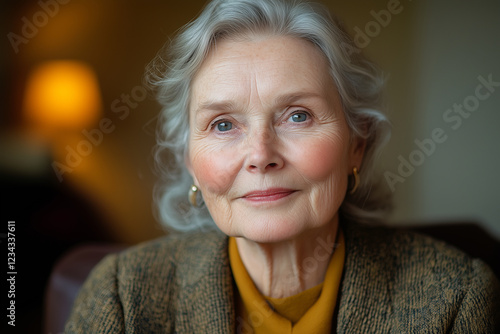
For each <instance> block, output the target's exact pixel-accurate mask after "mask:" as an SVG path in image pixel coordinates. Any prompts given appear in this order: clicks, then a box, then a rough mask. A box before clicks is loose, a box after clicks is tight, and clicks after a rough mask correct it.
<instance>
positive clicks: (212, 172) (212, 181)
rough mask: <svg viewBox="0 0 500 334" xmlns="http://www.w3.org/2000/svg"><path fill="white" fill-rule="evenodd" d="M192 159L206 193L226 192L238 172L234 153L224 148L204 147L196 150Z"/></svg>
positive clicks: (194, 169)
mask: <svg viewBox="0 0 500 334" xmlns="http://www.w3.org/2000/svg"><path fill="white" fill-rule="evenodd" d="M191 161H192V164H193V172H194V175H195V176H196V178H197V179H198V182H199V186H200V187H201V189H202V191H203V192H204V193H212V194H215V195H218V194H223V193H226V192H227V191H228V190H229V189H230V188H231V184H232V183H233V180H234V178H235V176H236V174H237V173H238V169H237V167H236V162H235V156H234V153H226V152H225V151H224V150H220V149H204V150H203V151H198V152H194V155H193V159H191ZM207 195H208V194H207Z"/></svg>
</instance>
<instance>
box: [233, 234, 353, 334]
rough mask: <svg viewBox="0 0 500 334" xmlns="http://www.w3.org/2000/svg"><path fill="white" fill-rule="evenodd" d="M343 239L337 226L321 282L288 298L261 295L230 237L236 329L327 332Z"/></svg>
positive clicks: (265, 331)
mask: <svg viewBox="0 0 500 334" xmlns="http://www.w3.org/2000/svg"><path fill="white" fill-rule="evenodd" d="M344 258H345V242H344V235H343V233H342V230H341V229H340V228H339V233H338V237H337V243H336V249H335V251H334V253H333V255H332V257H331V259H330V263H329V264H328V268H327V271H326V274H325V280H324V282H323V283H322V284H319V285H317V286H315V287H312V288H310V289H308V290H305V291H303V292H301V293H299V294H297V295H294V296H291V297H287V298H269V297H264V296H263V295H262V294H261V293H260V292H259V290H258V289H257V288H256V286H255V285H254V283H253V281H252V279H251V278H250V276H249V275H248V272H247V270H246V268H245V266H244V265H243V262H242V261H241V258H240V255H239V253H238V247H237V245H236V239H234V238H230V239H229V261H230V265H231V269H232V271H233V275H234V280H235V282H236V286H237V287H238V293H237V297H236V331H237V333H255V334H260V333H266V334H268V333H280V334H281V333H293V334H301V333H330V329H331V324H332V320H333V319H332V318H333V314H334V310H335V304H336V301H337V294H338V291H339V286H340V280H341V277H342V270H343V268H344Z"/></svg>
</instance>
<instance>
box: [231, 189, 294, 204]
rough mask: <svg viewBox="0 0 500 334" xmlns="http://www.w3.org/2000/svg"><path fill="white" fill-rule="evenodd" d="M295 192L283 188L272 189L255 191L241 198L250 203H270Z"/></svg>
mask: <svg viewBox="0 0 500 334" xmlns="http://www.w3.org/2000/svg"><path fill="white" fill-rule="evenodd" d="M295 191H296V190H293V189H285V188H273V189H266V190H256V191H251V192H249V193H246V194H245V195H243V196H242V197H241V198H242V199H245V200H247V201H251V202H272V201H277V200H279V199H282V198H284V197H287V196H289V195H291V194H293V193H294V192H295Z"/></svg>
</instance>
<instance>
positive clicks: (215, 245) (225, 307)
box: [175, 232, 235, 333]
mask: <svg viewBox="0 0 500 334" xmlns="http://www.w3.org/2000/svg"><path fill="white" fill-rule="evenodd" d="M191 247H192V248H195V250H194V249H185V250H184V251H185V253H186V254H196V256H193V257H189V258H185V259H183V261H184V262H183V263H182V265H181V266H180V268H179V267H178V270H182V271H185V272H184V273H177V276H178V277H184V278H188V279H185V280H183V281H182V282H179V284H180V285H181V287H180V288H179V289H181V292H180V296H179V297H180V298H179V300H180V302H179V303H180V305H179V307H178V309H177V314H176V324H175V328H176V332H181V333H233V332H234V328H235V322H234V321H235V310H234V297H233V295H234V294H233V277H232V274H231V269H230V266H229V256H228V248H227V247H228V238H227V237H226V236H225V235H223V234H221V233H220V232H216V233H211V232H209V233H207V235H206V238H205V240H204V241H203V242H202V243H197V244H194V245H190V248H191ZM193 250H194V251H193Z"/></svg>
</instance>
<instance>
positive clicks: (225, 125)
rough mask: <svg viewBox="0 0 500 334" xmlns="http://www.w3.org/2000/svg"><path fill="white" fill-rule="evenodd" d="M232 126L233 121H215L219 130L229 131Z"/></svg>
mask: <svg viewBox="0 0 500 334" xmlns="http://www.w3.org/2000/svg"><path fill="white" fill-rule="evenodd" d="M232 128H233V123H231V122H227V121H223V122H220V123H217V130H219V131H221V132H224V131H229V130H231V129H232Z"/></svg>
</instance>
